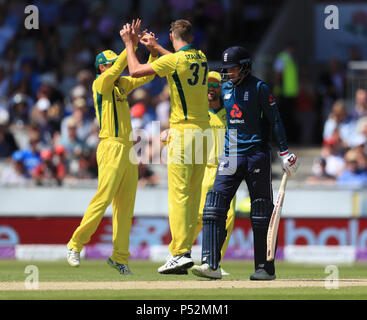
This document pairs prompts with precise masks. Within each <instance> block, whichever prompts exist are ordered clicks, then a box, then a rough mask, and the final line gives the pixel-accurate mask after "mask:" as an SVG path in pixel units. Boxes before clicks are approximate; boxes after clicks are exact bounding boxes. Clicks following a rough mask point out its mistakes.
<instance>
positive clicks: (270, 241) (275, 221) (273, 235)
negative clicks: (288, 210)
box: [266, 172, 288, 261]
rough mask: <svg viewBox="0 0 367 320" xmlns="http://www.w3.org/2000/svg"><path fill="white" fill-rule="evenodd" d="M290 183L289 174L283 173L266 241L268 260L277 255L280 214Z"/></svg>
mask: <svg viewBox="0 0 367 320" xmlns="http://www.w3.org/2000/svg"><path fill="white" fill-rule="evenodd" d="M287 181H288V174H287V173H286V172H284V173H283V177H282V182H281V183H280V187H279V190H278V195H277V201H276V203H275V206H274V209H273V213H272V215H271V218H270V223H269V228H268V234H267V239H266V246H267V249H266V260H267V261H273V260H274V255H275V244H276V242H277V234H278V227H279V220H280V214H281V213H282V207H283V201H284V196H285V187H286V185H287Z"/></svg>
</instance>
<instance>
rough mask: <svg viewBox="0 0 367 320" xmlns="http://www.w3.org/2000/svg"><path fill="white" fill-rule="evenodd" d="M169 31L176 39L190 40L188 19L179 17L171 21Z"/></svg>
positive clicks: (191, 34) (190, 31) (190, 29)
mask: <svg viewBox="0 0 367 320" xmlns="http://www.w3.org/2000/svg"><path fill="white" fill-rule="evenodd" d="M170 31H171V32H172V33H173V35H174V37H175V38H176V39H181V40H183V41H186V42H191V41H192V37H193V32H192V25H191V22H190V21H188V20H184V19H180V20H176V21H173V22H172V23H171V28H170Z"/></svg>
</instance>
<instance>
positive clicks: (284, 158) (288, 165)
mask: <svg viewBox="0 0 367 320" xmlns="http://www.w3.org/2000/svg"><path fill="white" fill-rule="evenodd" d="M278 157H279V158H280V162H281V164H282V169H283V170H284V171H285V172H286V173H287V174H288V176H289V177H290V178H291V177H294V176H295V174H296V172H297V169H298V167H299V160H298V158H297V156H296V155H295V154H294V153H291V154H290V153H289V152H288V150H286V151H281V152H278Z"/></svg>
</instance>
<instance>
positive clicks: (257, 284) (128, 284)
mask: <svg viewBox="0 0 367 320" xmlns="http://www.w3.org/2000/svg"><path fill="white" fill-rule="evenodd" d="M338 286H339V287H364V286H365V287H367V279H339V280H338ZM307 287H319V288H322V287H325V280H323V279H303V280H302V279H279V280H275V281H250V280H238V281H233V280H231V281H215V280H201V279H200V280H197V281H195V280H189V281H121V282H116V281H115V282H111V281H110V282H102V281H100V282H39V283H38V290H44V291H47V290H165V289H177V290H179V289H256V288H307ZM22 290H27V288H26V287H25V284H24V282H0V291H22Z"/></svg>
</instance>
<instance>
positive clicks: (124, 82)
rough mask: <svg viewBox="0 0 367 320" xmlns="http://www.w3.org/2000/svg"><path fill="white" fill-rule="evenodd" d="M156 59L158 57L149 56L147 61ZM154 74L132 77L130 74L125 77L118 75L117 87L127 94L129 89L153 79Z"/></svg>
mask: <svg viewBox="0 0 367 320" xmlns="http://www.w3.org/2000/svg"><path fill="white" fill-rule="evenodd" d="M157 59H158V57H152V56H151V55H150V56H149V60H148V62H147V63H151V62H154V61H156V60H157ZM154 77H155V75H154V74H153V75H150V76H145V77H141V78H132V77H130V76H127V77H120V80H119V87H120V88H122V89H123V90H124V92H125V93H126V95H128V94H129V93H130V92H131V91H133V90H134V89H136V88H138V87H141V86H143V85H144V84H146V83H148V82H150V81H152V80H153V79H154Z"/></svg>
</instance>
